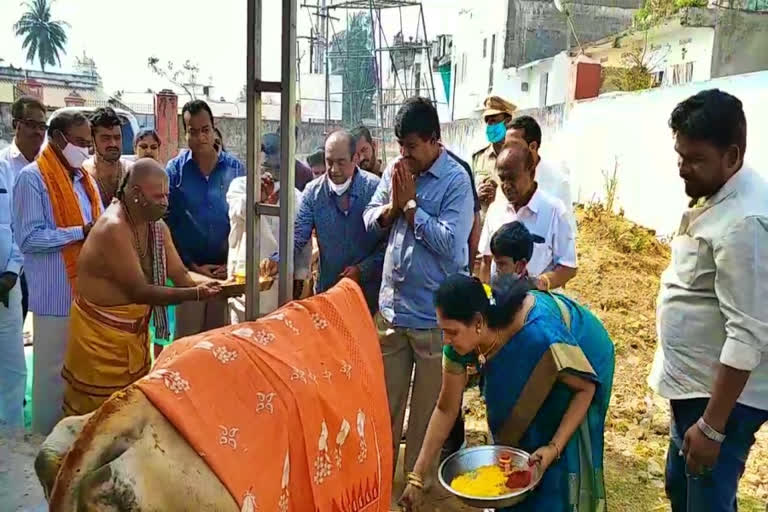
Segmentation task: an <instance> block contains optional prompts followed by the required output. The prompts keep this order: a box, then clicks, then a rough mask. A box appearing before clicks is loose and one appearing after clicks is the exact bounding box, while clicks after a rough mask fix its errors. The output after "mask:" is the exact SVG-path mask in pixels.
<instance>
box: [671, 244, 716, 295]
mask: <svg viewBox="0 0 768 512" xmlns="http://www.w3.org/2000/svg"><path fill="white" fill-rule="evenodd" d="M706 251H707V244H706V242H704V241H703V240H700V239H698V238H694V237H692V236H690V235H678V236H676V237H675V238H674V239H672V264H673V268H674V270H675V274H676V275H677V278H678V279H679V280H680V281H681V282H682V283H683V284H685V285H692V284H694V283H695V282H696V280H697V279H698V278H699V277H700V276H702V275H703V274H705V273H706V272H707V271H708V269H707V268H708V265H707V262H706V257H705V256H706Z"/></svg>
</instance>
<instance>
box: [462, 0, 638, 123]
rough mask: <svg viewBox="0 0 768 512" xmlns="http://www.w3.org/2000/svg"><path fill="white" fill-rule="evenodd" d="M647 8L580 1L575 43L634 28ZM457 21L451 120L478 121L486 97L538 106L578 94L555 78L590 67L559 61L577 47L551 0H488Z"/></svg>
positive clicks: (609, 0) (622, 1)
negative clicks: (639, 12) (635, 19)
mask: <svg viewBox="0 0 768 512" xmlns="http://www.w3.org/2000/svg"><path fill="white" fill-rule="evenodd" d="M642 3H643V0H576V1H573V2H569V3H568V9H569V12H570V14H571V19H572V21H573V26H574V29H575V32H576V35H577V36H578V40H579V41H591V40H596V39H600V38H602V37H605V36H607V35H609V34H615V33H617V32H621V31H622V30H625V29H627V28H629V27H630V26H631V25H632V17H633V15H634V13H635V12H636V10H637V8H638V7H640V5H642ZM459 16H460V21H459V23H458V27H459V29H458V30H457V33H456V34H454V35H453V41H452V43H453V55H452V65H453V73H452V74H453V90H452V92H451V101H450V108H449V110H450V112H451V117H450V118H451V119H462V118H468V117H473V116H476V115H477V114H478V112H479V109H480V107H481V105H482V102H483V100H484V99H485V97H486V96H488V95H489V94H498V95H501V96H504V97H506V98H508V99H509V100H511V101H513V102H514V103H515V104H517V105H518V107H519V108H534V107H540V106H545V105H552V104H556V103H559V102H562V101H564V100H565V98H566V94H565V92H567V91H570V90H575V87H572V86H571V85H557V84H556V82H557V76H558V75H561V76H572V71H571V68H572V67H574V66H576V67H579V66H582V67H583V65H584V64H585V63H586V62H585V61H583V60H582V59H579V62H574V61H571V62H566V61H567V60H568V57H567V54H564V55H562V56H560V57H557V56H558V55H559V54H561V53H562V52H565V51H567V50H568V49H570V48H573V47H574V46H576V40H575V39H576V38H575V37H573V35H572V34H571V31H570V29H569V26H568V22H567V18H566V15H565V14H563V13H561V12H560V11H558V10H557V8H556V7H555V5H554V2H552V1H551V0H547V1H545V0H485V1H484V2H483V3H482V6H478V7H473V8H469V9H465V10H463V11H461V12H460V14H459ZM566 64H567V65H566ZM585 69H586V68H585ZM545 74H546V76H545ZM561 91H563V92H562V93H561Z"/></svg>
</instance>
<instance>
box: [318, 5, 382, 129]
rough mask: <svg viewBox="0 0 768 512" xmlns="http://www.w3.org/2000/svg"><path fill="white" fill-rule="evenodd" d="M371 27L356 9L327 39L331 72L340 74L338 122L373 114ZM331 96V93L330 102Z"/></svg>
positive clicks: (350, 123) (349, 123) (353, 122)
mask: <svg viewBox="0 0 768 512" xmlns="http://www.w3.org/2000/svg"><path fill="white" fill-rule="evenodd" d="M372 32H373V27H372V26H371V18H370V16H369V15H368V13H365V12H358V13H356V14H354V15H353V16H352V17H351V18H350V22H349V26H348V27H347V29H346V30H345V31H343V32H341V33H339V34H338V35H336V37H334V38H333V40H332V42H331V48H330V54H329V56H328V60H329V62H330V67H331V73H333V74H340V75H342V77H343V80H344V85H343V100H342V122H343V124H344V125H345V126H355V125H358V124H360V123H361V122H362V120H363V119H370V118H373V117H375V114H374V112H375V111H374V105H373V97H374V94H375V93H376V81H377V76H376V58H375V57H374V54H373V47H372V45H373V43H372V40H371V37H372ZM334 99H336V98H334V97H333V96H331V101H333V100H334Z"/></svg>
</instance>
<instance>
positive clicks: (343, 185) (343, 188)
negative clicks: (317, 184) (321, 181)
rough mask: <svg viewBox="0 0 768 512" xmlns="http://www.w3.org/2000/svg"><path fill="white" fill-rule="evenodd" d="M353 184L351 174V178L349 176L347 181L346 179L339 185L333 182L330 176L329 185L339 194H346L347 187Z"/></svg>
mask: <svg viewBox="0 0 768 512" xmlns="http://www.w3.org/2000/svg"><path fill="white" fill-rule="evenodd" d="M351 184H352V177H351V176H350V177H349V178H347V181H345V182H344V183H341V184H338V185H337V184H336V183H334V182H332V181H331V178H328V186H329V187H331V190H333V191H334V192H335V193H336V195H337V196H342V195H344V192H346V191H347V189H348V188H349V186H350V185H351Z"/></svg>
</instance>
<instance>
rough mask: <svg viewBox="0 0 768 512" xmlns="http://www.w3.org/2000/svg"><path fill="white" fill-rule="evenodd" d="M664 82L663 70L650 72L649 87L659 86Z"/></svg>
mask: <svg viewBox="0 0 768 512" xmlns="http://www.w3.org/2000/svg"><path fill="white" fill-rule="evenodd" d="M663 83H664V71H656V72H655V73H651V87H660V86H661V84H663Z"/></svg>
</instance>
